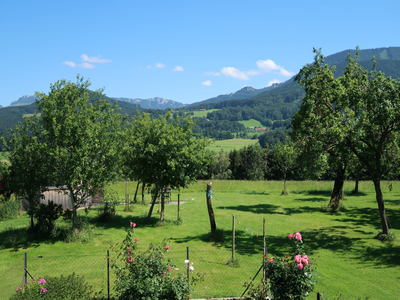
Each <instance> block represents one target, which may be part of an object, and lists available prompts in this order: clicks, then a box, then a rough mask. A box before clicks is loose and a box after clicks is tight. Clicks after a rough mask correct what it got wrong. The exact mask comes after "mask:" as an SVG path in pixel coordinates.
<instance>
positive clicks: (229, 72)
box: [221, 67, 250, 80]
mask: <svg viewBox="0 0 400 300" xmlns="http://www.w3.org/2000/svg"><path fill="white" fill-rule="evenodd" d="M221 73H222V74H224V75H225V76H231V77H234V78H239V79H243V80H249V79H250V78H249V76H247V75H246V73H245V72H243V71H239V70H238V69H235V68H233V67H224V68H222V69H221Z"/></svg>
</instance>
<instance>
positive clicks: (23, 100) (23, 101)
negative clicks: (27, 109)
mask: <svg viewBox="0 0 400 300" xmlns="http://www.w3.org/2000/svg"><path fill="white" fill-rule="evenodd" d="M36 99H38V97H36V95H33V96H29V95H25V96H22V97H19V98H18V100H15V101H13V102H11V104H10V106H18V105H29V104H32V103H33V102H35V100H36Z"/></svg>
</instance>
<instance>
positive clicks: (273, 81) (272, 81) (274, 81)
mask: <svg viewBox="0 0 400 300" xmlns="http://www.w3.org/2000/svg"><path fill="white" fill-rule="evenodd" d="M281 82H282V81H280V80H278V79H273V80H271V81H269V82H268V84H267V87H269V86H271V85H273V84H274V83H281Z"/></svg>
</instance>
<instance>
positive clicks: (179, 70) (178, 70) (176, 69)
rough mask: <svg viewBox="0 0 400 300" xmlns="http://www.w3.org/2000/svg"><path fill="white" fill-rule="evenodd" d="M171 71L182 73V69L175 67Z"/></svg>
mask: <svg viewBox="0 0 400 300" xmlns="http://www.w3.org/2000/svg"><path fill="white" fill-rule="evenodd" d="M173 71H177V72H182V71H183V68H182V67H180V66H176V67H175V69H174V70H173Z"/></svg>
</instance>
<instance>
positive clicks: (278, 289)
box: [267, 232, 316, 300]
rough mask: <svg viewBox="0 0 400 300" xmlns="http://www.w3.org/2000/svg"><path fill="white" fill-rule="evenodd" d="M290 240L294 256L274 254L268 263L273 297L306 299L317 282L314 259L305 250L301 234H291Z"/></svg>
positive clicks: (268, 274) (277, 298)
mask: <svg viewBox="0 0 400 300" xmlns="http://www.w3.org/2000/svg"><path fill="white" fill-rule="evenodd" d="M289 240H290V243H291V247H292V249H291V252H292V254H293V255H294V256H291V255H287V254H285V255H284V256H283V257H276V256H273V257H271V258H270V259H269V261H268V263H267V266H268V273H267V277H268V279H269V280H270V283H271V292H272V295H273V298H274V299H276V300H281V299H294V300H300V299H304V298H305V297H307V295H308V294H309V293H310V292H311V291H312V290H313V289H314V285H315V283H316V280H315V274H314V270H313V268H312V261H311V260H310V259H309V258H308V257H307V255H306V254H305V252H304V246H303V240H302V236H301V234H300V233H299V232H297V233H295V234H290V235H289Z"/></svg>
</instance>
